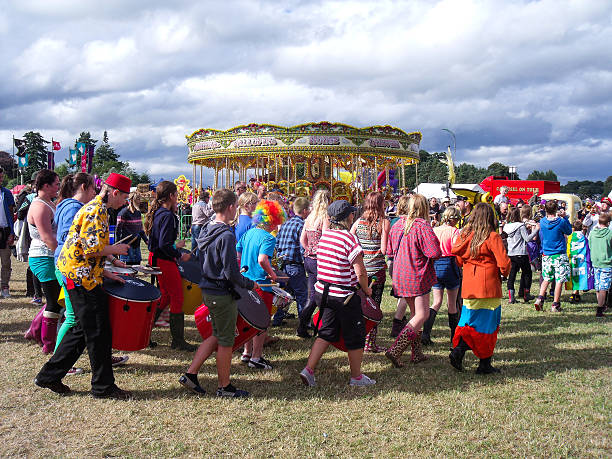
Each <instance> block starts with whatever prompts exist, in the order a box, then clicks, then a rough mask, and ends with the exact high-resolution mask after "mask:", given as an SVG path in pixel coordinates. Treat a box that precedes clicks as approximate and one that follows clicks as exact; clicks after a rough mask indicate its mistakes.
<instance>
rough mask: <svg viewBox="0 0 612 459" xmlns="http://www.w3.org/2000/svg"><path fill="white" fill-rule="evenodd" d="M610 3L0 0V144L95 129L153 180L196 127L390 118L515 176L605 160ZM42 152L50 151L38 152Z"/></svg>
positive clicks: (562, 174) (179, 169)
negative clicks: (32, 134) (513, 169)
mask: <svg viewBox="0 0 612 459" xmlns="http://www.w3.org/2000/svg"><path fill="white" fill-rule="evenodd" d="M610 43H612V2H610V1H609V0H608V1H606V0H601V1H599V0H576V1H568V0H550V1H549V0H543V1H498V0H491V1H470V0H443V1H430V0H427V1H419V0H415V1H387V0H377V1H371V0H366V1H350V0H347V1H309V0H296V1H275V0H267V1H257V0H244V1H243V0H235V1H234V0H226V1H223V2H220V1H210V0H208V1H195V2H194V1H182V0H174V1H170V2H168V1H159V0H105V1H104V2H97V1H85V0H79V1H72V0H57V1H50V0H41V1H35V0H19V1H14V2H13V1H7V0H0V52H1V53H2V62H3V66H2V67H3V68H2V72H1V73H2V76H1V77H0V78H1V80H0V81H1V84H0V150H5V151H9V152H10V151H11V143H12V136H13V135H14V136H16V137H20V136H22V135H23V133H24V132H27V131H30V130H33V131H39V132H40V133H41V134H42V135H43V136H44V137H45V138H46V139H48V140H50V139H51V138H52V137H53V138H54V139H55V140H59V141H60V142H61V143H62V147H63V149H62V150H61V151H60V152H59V156H58V158H59V159H61V158H62V157H63V156H64V155H67V147H68V144H72V143H73V142H74V139H75V138H76V137H77V136H78V135H79V133H80V132H81V131H90V132H91V133H92V135H93V137H94V138H97V139H101V138H102V134H103V132H104V130H107V131H108V134H109V140H110V143H111V144H112V146H114V147H115V150H116V151H117V152H118V153H119V154H120V155H121V158H122V159H123V160H127V161H129V163H130V164H131V166H132V167H134V168H135V169H137V170H139V171H141V172H142V171H147V172H149V173H150V174H151V175H152V176H153V177H155V178H160V177H164V178H174V177H176V176H177V175H178V174H181V173H184V174H186V175H187V176H188V177H189V176H190V175H191V168H190V166H189V164H188V163H187V159H186V158H187V147H186V139H185V135H189V134H191V133H192V132H193V131H195V130H197V129H200V128H214V129H222V130H225V129H229V128H232V127H234V126H237V125H242V124H249V123H253V122H255V123H261V124H264V123H271V124H277V125H283V126H293V125H297V124H302V123H307V122H313V121H329V122H339V123H346V124H350V125H353V126H357V127H365V126H371V125H380V124H382V125H386V124H388V125H392V126H396V127H399V128H401V129H403V130H404V131H406V132H413V131H420V132H422V134H423V140H422V142H421V148H422V149H425V150H427V151H429V152H434V151H444V150H446V147H447V145H449V144H452V139H451V136H450V135H449V134H448V133H447V132H446V131H443V130H442V129H450V130H451V131H453V132H454V133H455V135H456V148H457V157H456V161H457V162H471V163H474V164H477V165H479V166H487V165H488V164H490V163H492V162H494V161H500V162H503V163H504V164H507V165H514V166H517V168H518V173H519V174H520V175H521V176H522V177H523V178H524V177H526V176H527V174H528V173H529V172H530V171H532V170H534V169H539V170H548V169H553V170H554V171H555V172H556V173H557V175H558V176H559V179H560V180H561V182H562V183H565V182H566V181H568V180H586V179H589V180H605V178H606V177H607V176H608V175H612V46H610ZM56 161H57V160H56Z"/></svg>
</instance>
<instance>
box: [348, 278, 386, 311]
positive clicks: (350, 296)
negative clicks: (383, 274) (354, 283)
mask: <svg viewBox="0 0 612 459" xmlns="http://www.w3.org/2000/svg"><path fill="white" fill-rule="evenodd" d="M377 280H378V279H377V278H376V276H372V280H371V281H370V285H369V287H370V288H372V285H374V282H376V281H377ZM355 293H356V292H353V293H351V294H350V295H349V296H347V297H346V300H344V303H343V304H344V305H345V306H346V305H347V304H349V301H351V298H353V295H354V294H355Z"/></svg>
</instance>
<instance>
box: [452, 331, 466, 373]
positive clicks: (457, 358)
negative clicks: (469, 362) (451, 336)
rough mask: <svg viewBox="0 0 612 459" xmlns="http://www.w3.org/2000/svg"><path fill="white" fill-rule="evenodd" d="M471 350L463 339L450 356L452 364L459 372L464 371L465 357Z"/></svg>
mask: <svg viewBox="0 0 612 459" xmlns="http://www.w3.org/2000/svg"><path fill="white" fill-rule="evenodd" d="M469 348H470V347H469V346H468V345H467V343H466V342H465V341H463V338H460V339H459V344H458V345H457V346H456V347H455V348H454V349H453V350H452V351H451V352H450V354H449V355H448V358H449V359H450V364H451V365H452V366H453V367H454V368H455V369H456V370H457V371H463V357H464V356H465V351H467V350H468V349H469Z"/></svg>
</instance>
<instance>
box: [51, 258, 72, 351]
mask: <svg viewBox="0 0 612 459" xmlns="http://www.w3.org/2000/svg"><path fill="white" fill-rule="evenodd" d="M55 276H56V277H57V281H58V282H59V284H60V286H61V288H62V290H63V291H64V304H65V306H66V312H64V316H65V319H64V322H63V323H62V326H61V327H60V329H59V331H58V332H57V339H56V341H55V350H57V348H58V347H59V345H60V343H61V342H62V338H63V337H64V335H65V334H66V332H67V331H68V330H70V329H71V328H72V327H73V326H74V324H76V317H75V316H74V310H73V309H72V303H71V302H70V296H69V295H68V290H66V286H65V285H64V276H63V275H62V273H61V272H60V271H59V269H56V270H55Z"/></svg>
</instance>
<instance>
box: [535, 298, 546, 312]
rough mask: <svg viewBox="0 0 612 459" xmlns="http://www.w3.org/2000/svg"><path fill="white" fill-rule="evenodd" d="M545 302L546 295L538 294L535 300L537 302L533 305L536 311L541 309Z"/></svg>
mask: <svg viewBox="0 0 612 459" xmlns="http://www.w3.org/2000/svg"><path fill="white" fill-rule="evenodd" d="M543 304H544V296H538V298H537V299H536V300H535V303H534V304H533V305H534V306H535V310H536V311H541V310H542V305H543Z"/></svg>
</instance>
